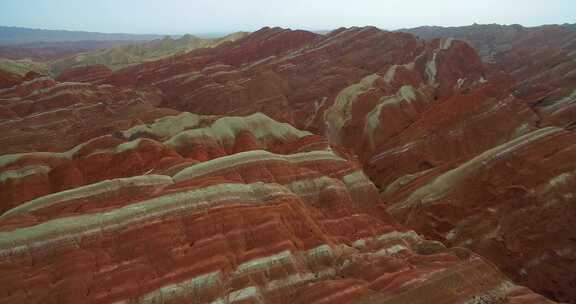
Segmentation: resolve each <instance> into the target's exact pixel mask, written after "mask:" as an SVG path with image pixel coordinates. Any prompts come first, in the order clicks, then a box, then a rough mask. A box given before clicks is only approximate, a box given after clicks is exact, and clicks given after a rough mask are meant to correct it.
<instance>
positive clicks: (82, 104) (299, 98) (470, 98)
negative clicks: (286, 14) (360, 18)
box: [0, 24, 576, 304]
mask: <svg viewBox="0 0 576 304" xmlns="http://www.w3.org/2000/svg"><path fill="white" fill-rule="evenodd" d="M151 38H153V39H150V40H148V41H146V42H142V41H138V42H130V41H122V42H114V43H112V42H110V41H111V40H110V41H109V42H103V41H100V42H94V41H93V42H91V43H92V45H99V46H98V47H94V48H88V49H87V48H85V47H84V48H82V47H79V45H80V44H78V42H67V43H62V42H49V43H48V42H43V43H41V44H39V45H37V46H34V45H27V46H25V45H17V46H2V47H0V125H1V127H2V129H1V130H2V131H1V132H0V151H1V153H0V303H2V304H3V303H166V304H167V303H302V304H308V303H316V304H321V303H390V304H392V303H394V304H397V303H398V304H418V303H422V304H425V303H435V304H436V303H438V304H442V303H446V304H451V303H466V304H501V303H502V304H504V303H506V304H536V303H576V230H575V229H574V223H576V133H574V132H575V131H574V130H575V128H576V28H575V27H574V26H573V25H547V26H539V27H523V26H520V25H507V26H505V25H496V24H491V25H480V24H474V25H471V26H466V27H452V28H444V27H419V28H414V29H404V30H400V31H385V30H381V29H379V28H377V27H370V26H369V27H348V28H339V29H336V30H333V31H330V32H327V33H321V34H320V33H315V32H312V31H304V30H292V29H286V28H279V27H265V28H262V29H260V30H258V31H255V32H252V33H244V32H239V33H235V34H231V35H229V36H225V37H222V38H198V37H195V36H191V35H186V36H182V37H180V38H170V37H166V38H161V39H157V37H151ZM46 43H48V44H50V45H51V47H54V44H57V45H58V48H57V51H54V49H52V50H51V49H50V48H49V47H47V46H46ZM67 44H68V46H66V45H67ZM81 44H83V45H88V44H90V43H88V42H82V43H81ZM25 49H26V51H23V50H25Z"/></svg>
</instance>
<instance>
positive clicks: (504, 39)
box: [398, 24, 576, 62]
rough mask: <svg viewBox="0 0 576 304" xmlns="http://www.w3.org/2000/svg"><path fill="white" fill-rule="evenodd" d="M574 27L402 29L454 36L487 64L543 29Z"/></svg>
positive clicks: (429, 35)
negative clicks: (468, 45) (466, 44)
mask: <svg viewBox="0 0 576 304" xmlns="http://www.w3.org/2000/svg"><path fill="white" fill-rule="evenodd" d="M561 28H570V29H573V30H576V24H562V25H542V26H537V27H525V26H522V25H519V24H512V25H501V24H472V25H468V26H459V27H442V26H421V27H416V28H411V29H400V30H398V31H399V32H405V33H411V34H414V35H416V36H418V37H420V38H422V39H426V40H431V39H436V38H442V37H452V38H455V39H458V40H463V41H466V42H467V43H469V44H470V45H472V46H473V47H474V48H475V49H476V50H477V51H478V54H479V55H480V57H482V59H483V60H484V61H485V62H493V61H494V60H495V58H494V56H496V55H497V54H499V53H501V52H504V51H507V50H509V49H511V48H512V46H513V44H514V43H517V42H518V41H522V40H524V39H529V38H530V37H531V36H532V35H533V34H534V33H535V32H538V31H540V30H547V29H548V30H554V29H561Z"/></svg>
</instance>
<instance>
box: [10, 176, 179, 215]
mask: <svg viewBox="0 0 576 304" xmlns="http://www.w3.org/2000/svg"><path fill="white" fill-rule="evenodd" d="M172 183H173V180H172V178H171V177H170V176H165V175H141V176H134V177H127V178H118V179H111V180H105V181H102V182H98V183H95V184H90V185H86V186H82V187H78V188H74V189H70V190H65V191H61V192H56V193H53V194H49V195H46V196H42V197H39V198H36V199H34V200H31V201H28V202H26V203H24V204H21V205H19V206H17V207H15V208H13V209H10V210H8V211H6V212H5V213H4V214H3V215H2V216H0V219H2V218H5V217H8V216H11V215H14V214H21V213H24V212H30V211H34V210H38V209H42V208H46V207H50V206H54V205H56V204H63V203H66V202H69V201H74V200H79V199H88V198H90V197H95V196H98V195H101V194H104V193H110V192H115V191H118V190H120V189H123V188H128V187H149V186H158V187H160V186H167V185H170V184H172Z"/></svg>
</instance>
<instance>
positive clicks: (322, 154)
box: [174, 150, 345, 182]
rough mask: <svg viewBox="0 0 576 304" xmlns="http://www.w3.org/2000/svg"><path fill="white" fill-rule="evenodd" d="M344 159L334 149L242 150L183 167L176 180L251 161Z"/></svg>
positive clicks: (294, 162)
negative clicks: (297, 150) (279, 152)
mask: <svg viewBox="0 0 576 304" xmlns="http://www.w3.org/2000/svg"><path fill="white" fill-rule="evenodd" d="M323 160H330V161H342V162H344V161H345V160H344V159H343V158H341V157H339V156H337V155H335V154H334V153H333V152H332V151H311V152H301V153H296V154H290V155H281V154H274V153H270V152H268V151H264V150H252V151H247V152H241V153H237V154H233V155H228V156H224V157H219V158H216V159H212V160H209V161H205V162H202V163H199V164H196V165H193V166H190V167H188V168H185V169H183V170H182V171H180V172H178V173H177V174H176V175H174V181H176V182H181V181H184V180H188V179H192V178H196V177H200V176H205V175H208V174H210V173H213V172H217V171H219V170H224V169H230V168H234V167H236V166H240V165H246V164H251V163H263V162H270V161H275V162H285V163H290V164H298V163H302V162H316V161H323Z"/></svg>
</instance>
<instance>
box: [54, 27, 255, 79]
mask: <svg viewBox="0 0 576 304" xmlns="http://www.w3.org/2000/svg"><path fill="white" fill-rule="evenodd" d="M246 35H248V33H246V32H237V33H233V34H230V35H228V36H225V37H220V38H214V39H204V38H199V37H196V36H193V35H189V34H187V35H184V36H182V37H180V38H178V39H173V38H171V37H168V36H167V37H164V38H163V39H156V40H152V41H148V42H145V43H139V44H130V45H123V46H117V47H112V48H108V49H103V50H99V51H94V52H89V53H80V54H76V55H73V56H69V57H65V58H62V59H59V60H56V61H54V62H52V64H51V71H52V72H53V73H54V74H59V73H60V72H62V71H63V70H65V69H68V68H74V67H83V66H89V65H96V64H102V65H105V66H107V67H109V68H110V69H112V70H117V69H121V68H123V67H126V66H129V65H132V64H138V63H143V62H146V61H152V60H158V59H162V58H165V57H168V56H174V55H178V54H183V53H186V52H189V51H191V50H194V49H198V48H210V47H215V46H218V45H220V44H222V43H224V42H227V41H235V40H238V39H240V38H242V37H244V36H246Z"/></svg>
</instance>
